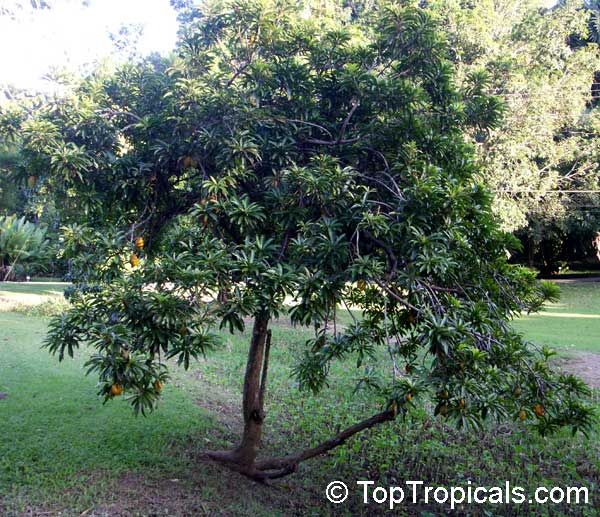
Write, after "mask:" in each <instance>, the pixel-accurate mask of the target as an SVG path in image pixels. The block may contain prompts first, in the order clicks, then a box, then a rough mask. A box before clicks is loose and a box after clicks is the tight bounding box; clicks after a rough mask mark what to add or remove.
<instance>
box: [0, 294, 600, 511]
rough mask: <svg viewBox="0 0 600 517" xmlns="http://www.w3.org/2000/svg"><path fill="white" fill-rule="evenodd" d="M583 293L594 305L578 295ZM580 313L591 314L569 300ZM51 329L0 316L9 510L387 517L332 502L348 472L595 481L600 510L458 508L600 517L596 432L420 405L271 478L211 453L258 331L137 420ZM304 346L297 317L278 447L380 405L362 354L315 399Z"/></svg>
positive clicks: (276, 417)
mask: <svg viewBox="0 0 600 517" xmlns="http://www.w3.org/2000/svg"><path fill="white" fill-rule="evenodd" d="M569 287H570V286H569ZM12 288H14V289H16V290H21V289H30V291H28V293H29V294H40V292H38V291H36V289H42V287H31V285H30V284H27V285H19V286H6V285H5V284H2V285H0V289H3V290H5V291H6V290H9V291H10V290H11V289H12ZM586 289H587V287H586ZM565 291H568V290H565ZM20 292H21V293H22V291H20ZM585 292H586V293H587V291H585ZM42 294H43V293H42ZM589 294H590V297H593V293H592V292H590V293H589ZM571 295H572V296H571ZM569 296H571V297H572V298H573V300H579V299H581V298H582V296H580V295H578V294H577V292H576V290H575V291H573V292H572V293H571V294H570V295H569ZM566 300H567V298H565V299H563V302H561V303H567V302H566ZM593 303H595V300H593V301H592V300H591V301H590V302H589V305H591V304H593ZM565 307H566V306H565ZM556 309H557V311H559V310H560V307H557V308H556ZM552 310H554V309H552ZM578 311H579V309H578ZM568 312H576V311H575V309H574V308H572V307H571V306H568ZM567 320H568V318H567ZM543 321H546V320H543ZM523 323H527V324H529V325H532V326H533V323H531V322H519V324H523ZM45 329H46V320H45V319H44V318H40V317H32V316H28V315H25V314H21V313H16V312H0V392H2V393H5V394H6V397H5V398H3V399H2V400H0V515H2V516H5V515H8V516H13V515H14V516H17V515H57V514H58V513H60V514H61V515H67V516H70V515H80V514H82V513H84V512H85V514H86V515H110V516H113V515H166V514H169V515H265V516H266V515H269V516H277V515H332V514H343V515H372V514H374V513H378V512H379V511H382V510H383V508H380V507H377V506H373V505H370V506H364V505H363V503H362V498H361V494H360V492H359V491H358V490H353V491H352V493H351V497H350V498H349V500H348V501H347V502H346V503H344V504H343V505H340V506H334V505H332V504H330V503H328V502H327V501H326V500H325V498H324V495H323V493H324V489H325V487H326V486H327V484H328V483H329V482H330V481H332V480H337V479H340V480H344V481H346V482H347V484H348V485H349V486H351V487H352V486H354V487H356V484H355V483H356V481H357V480H375V481H376V482H377V483H378V484H380V485H390V484H392V485H393V484H402V483H403V482H404V481H405V480H423V481H425V483H427V484H431V485H442V486H453V485H458V486H465V485H466V484H467V482H468V481H470V482H471V483H472V484H473V485H479V484H481V485H484V486H493V485H496V484H498V483H504V481H505V480H510V481H511V483H513V484H520V485H522V486H524V487H527V488H533V487H536V486H538V485H540V486H549V487H550V486H555V485H559V486H564V485H585V486H587V487H589V488H590V490H591V492H592V494H593V495H592V497H593V499H592V501H593V503H594V505H593V506H590V507H586V508H577V509H573V508H570V507H568V506H565V505H563V506H560V505H559V506H553V507H552V508H550V507H548V506H540V507H535V506H532V507H530V506H521V507H516V508H512V509H507V507H504V506H502V507H498V506H495V507H494V506H488V507H487V508H486V509H485V510H486V512H487V513H485V514H484V513H482V512H483V510H482V509H480V508H478V507H477V508H473V507H470V508H463V509H462V510H461V512H462V513H460V512H459V513H458V515H467V514H472V515H490V516H492V515H498V516H499V515H568V514H573V515H598V512H600V495H598V488H599V487H600V431H598V432H597V433H595V434H594V435H593V436H591V437H590V438H589V439H586V438H585V437H582V436H577V437H575V438H572V437H571V436H570V435H569V434H568V433H567V432H563V433H560V434H559V435H557V436H554V437H552V438H546V439H544V438H540V437H539V436H537V435H534V434H531V432H530V431H529V430H528V429H527V428H526V427H524V426H521V425H517V424H512V423H509V424H506V425H502V426H499V427H497V428H490V429H489V430H488V431H486V432H482V433H479V432H460V431H457V430H455V429H453V428H452V427H449V426H447V425H445V424H444V423H442V422H440V421H438V420H437V419H433V418H431V417H430V416H428V413H427V412H426V411H425V409H427V408H420V407H418V408H416V409H415V411H414V414H413V415H412V417H411V419H410V420H409V421H407V422H400V421H398V422H394V423H393V424H390V425H384V426H380V427H379V428H376V429H373V430H371V431H369V432H367V433H365V434H363V435H360V436H358V437H357V438H355V439H354V440H351V441H350V442H349V443H348V444H347V445H346V446H344V447H342V448H338V449H336V450H335V451H333V452H332V453H331V454H330V455H328V456H327V457H325V458H320V459H316V460H314V461H311V462H308V463H306V464H303V465H302V466H301V468H300V472H298V473H297V474H295V475H293V476H291V477H289V478H286V479H284V480H282V481H279V482H274V483H273V484H272V485H271V486H265V485H259V484H256V483H254V482H251V481H248V480H247V479H245V478H243V477H241V476H239V475H237V474H235V473H232V472H230V471H228V470H225V469H223V468H222V467H220V466H218V465H215V464H213V463H210V462H207V461H205V460H204V459H203V458H202V453H203V452H204V451H205V450H207V449H213V450H214V449H220V448H223V447H231V446H232V445H234V444H235V443H236V442H237V440H238V438H239V432H240V422H241V418H240V414H239V408H240V388H241V384H242V379H243V371H244V367H245V359H246V352H247V340H248V337H249V336H248V333H246V334H245V335H241V336H229V335H225V336H224V344H223V346H222V347H221V348H220V349H219V350H217V351H215V352H214V353H212V354H210V355H209V357H208V358H207V359H206V360H205V361H201V362H200V363H198V364H196V365H194V367H193V368H192V369H190V370H189V371H187V372H185V371H183V370H180V369H177V368H173V370H172V372H173V379H172V381H171V382H169V383H168V384H167V385H166V386H165V390H164V401H163V402H162V403H161V405H160V407H159V408H158V410H157V411H156V412H155V413H153V414H152V415H150V416H149V417H147V418H142V417H140V418H136V417H134V416H133V414H132V412H131V410H130V408H129V407H128V405H127V404H126V402H125V401H124V400H123V399H116V400H114V401H111V402H110V403H108V404H106V405H102V404H101V402H99V400H98V398H97V396H96V386H95V379H94V378H93V377H85V376H84V371H83V363H84V362H85V358H86V355H87V353H89V351H86V350H81V351H80V353H79V354H78V355H77V357H76V358H75V359H74V360H70V359H68V360H65V361H64V362H62V363H58V362H57V360H56V359H55V358H53V357H51V356H49V355H48V354H47V352H46V351H45V350H41V349H40V344H41V342H42V340H43V336H44V333H45ZM304 339H306V333H305V331H303V330H300V329H294V328H291V327H290V326H289V325H288V324H287V323H286V322H285V321H281V322H279V324H278V325H277V326H276V327H275V328H274V336H273V343H274V346H273V351H272V360H271V365H272V366H271V370H270V379H269V381H270V384H269V392H268V407H267V428H266V434H265V437H264V449H265V451H267V452H268V453H273V454H280V453H284V452H291V451H292V450H295V449H297V448H300V447H303V446H306V445H308V444H315V443H317V442H319V441H321V440H323V439H325V438H327V437H330V436H331V434H332V433H333V432H335V430H336V429H337V428H339V427H345V426H347V425H349V424H351V423H353V422H355V421H356V420H357V419H359V418H361V416H362V415H363V414H364V412H365V411H368V412H369V413H372V412H375V411H377V409H378V408H377V406H376V403H375V401H373V400H372V399H371V396H370V395H369V394H368V393H366V392H358V393H354V392H353V390H352V388H353V386H354V376H355V371H356V370H355V369H354V368H353V367H352V361H351V360H350V361H348V362H343V363H342V362H339V363H336V364H334V365H333V367H332V372H331V379H330V384H331V389H330V390H327V391H326V392H324V393H322V394H321V395H319V396H312V395H309V394H304V393H299V392H298V391H297V389H296V383H295V380H294V378H293V377H292V376H291V369H292V368H293V366H294V364H296V360H297V357H298V355H299V354H300V351H301V348H302V342H303V340H304ZM468 512H473V513H468ZM511 512H512V513H511ZM396 514H398V515H407V516H413V515H415V516H428V515H429V516H430V515H447V513H446V511H445V510H444V509H443V508H440V507H439V506H438V505H436V504H433V505H432V504H429V505H426V504H424V503H422V502H421V503H420V504H419V505H418V506H417V507H413V506H412V505H404V506H401V507H399V508H397V511H396Z"/></svg>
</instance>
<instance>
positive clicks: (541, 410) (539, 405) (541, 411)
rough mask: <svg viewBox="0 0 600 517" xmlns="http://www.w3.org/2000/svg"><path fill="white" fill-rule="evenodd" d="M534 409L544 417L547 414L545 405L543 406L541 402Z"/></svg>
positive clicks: (538, 414)
mask: <svg viewBox="0 0 600 517" xmlns="http://www.w3.org/2000/svg"><path fill="white" fill-rule="evenodd" d="M533 410H534V411H535V414H536V415H537V416H539V417H543V416H544V415H545V414H546V411H545V410H544V406H542V405H541V404H540V403H539V402H538V403H537V404H536V405H535V406H534V408H533Z"/></svg>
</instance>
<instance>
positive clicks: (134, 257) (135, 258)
mask: <svg viewBox="0 0 600 517" xmlns="http://www.w3.org/2000/svg"><path fill="white" fill-rule="evenodd" d="M129 263H130V264H131V267H137V266H138V264H139V263H140V258H139V257H138V256H137V255H136V254H135V253H132V254H131V257H129Z"/></svg>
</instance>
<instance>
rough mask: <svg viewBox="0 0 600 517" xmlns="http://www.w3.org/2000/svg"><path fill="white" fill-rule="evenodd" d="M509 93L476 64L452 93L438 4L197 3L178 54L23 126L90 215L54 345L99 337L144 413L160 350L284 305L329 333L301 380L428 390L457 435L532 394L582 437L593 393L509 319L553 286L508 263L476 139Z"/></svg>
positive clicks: (112, 382) (30, 148)
mask: <svg viewBox="0 0 600 517" xmlns="http://www.w3.org/2000/svg"><path fill="white" fill-rule="evenodd" d="M328 9H329V10H328ZM313 14H314V13H313ZM498 106H499V103H498V100H497V99H495V98H494V97H489V96H486V95H485V94H484V92H483V89H482V81H481V78H480V77H476V76H473V78H472V81H467V82H466V83H465V85H464V87H457V86H456V84H455V82H454V80H453V66H452V64H451V62H450V61H449V60H448V47H447V43H446V41H445V39H444V38H443V37H442V36H440V33H439V32H438V31H437V29H436V26H435V23H434V22H433V19H432V16H431V13H429V12H428V11H426V10H422V9H418V8H414V7H409V6H405V5H403V4H402V3H387V2H386V3H381V4H380V5H378V7H377V8H376V9H374V10H372V11H370V12H369V13H368V16H364V17H361V16H358V15H356V13H354V15H352V13H348V12H346V11H345V10H343V9H341V8H339V6H337V4H335V3H331V4H328V3H326V5H325V6H322V11H320V12H319V16H315V15H311V13H310V12H309V13H307V12H306V10H303V11H299V9H298V7H297V6H296V5H295V4H294V3H290V2H283V1H275V2H271V1H264V2H244V3H237V2H225V3H215V4H212V5H210V6H208V7H207V9H206V11H205V12H204V13H203V14H201V15H200V14H198V13H196V15H193V16H192V15H191V16H190V19H189V20H188V24H187V26H186V27H185V30H184V31H183V33H182V39H181V41H180V44H179V52H178V56H177V57H176V58H173V59H172V60H168V61H160V62H156V61H147V62H144V63H141V64H136V65H129V66H125V67H123V68H122V69H120V70H118V71H117V72H116V73H115V74H113V75H108V76H106V75H100V74H98V75H96V76H93V77H91V78H89V80H87V81H86V82H84V83H83V84H82V86H81V88H80V89H78V90H77V91H76V92H74V94H73V96H72V97H70V98H65V99H62V100H58V101H56V102H53V103H50V104H48V105H47V106H45V107H44V108H43V109H42V110H41V111H39V112H38V113H37V114H36V116H35V117H33V118H28V119H27V120H26V121H25V122H24V123H23V128H22V131H23V135H24V138H23V143H22V146H23V147H22V154H23V156H25V157H26V159H27V160H28V166H29V167H31V168H32V169H36V170H39V171H40V174H45V181H47V182H48V184H49V185H52V191H53V192H54V193H55V195H56V196H57V197H58V198H60V197H61V196H62V198H63V199H64V200H65V203H70V204H71V206H75V205H76V207H78V209H79V213H80V214H81V223H79V224H77V225H71V226H69V227H66V228H65V229H64V253H65V257H69V258H70V259H71V263H72V268H73V275H74V280H76V281H77V282H78V284H77V285H76V286H75V287H74V288H73V290H72V292H71V293H70V299H71V301H72V308H71V309H70V310H69V311H68V312H67V313H66V314H65V315H64V316H62V317H61V318H57V319H55V320H54V321H53V323H52V325H51V329H50V334H49V336H48V339H47V346H48V347H49V348H50V350H51V351H53V352H57V353H59V354H60V355H61V356H63V355H64V354H65V353H68V354H70V353H72V352H73V351H74V349H76V348H77V347H78V346H79V345H80V344H82V343H84V342H87V343H90V344H91V345H92V346H93V347H94V348H95V349H96V354H95V355H94V356H93V358H92V360H91V361H90V363H89V366H90V369H91V370H93V371H97V372H98V373H99V375H100V380H101V389H100V393H101V394H102V395H103V396H104V397H105V398H106V399H108V398H111V397H112V396H115V395H118V394H119V388H120V387H123V388H124V390H125V393H127V394H129V396H130V397H131V399H132V402H133V404H134V406H135V407H136V409H138V410H145V409H148V408H151V407H153V406H154V403H155V401H156V399H157V397H158V395H159V392H160V389H159V388H160V382H163V381H164V380H165V378H166V371H165V365H164V359H165V358H168V357H174V358H177V360H178V361H179V362H180V363H181V364H183V365H184V366H187V365H188V364H189V361H190V360H191V359H193V358H195V357H198V356H199V355H200V354H203V353H205V352H207V351H208V350H210V349H211V348H213V347H214V346H217V345H218V342H217V339H216V337H215V335H214V334H212V333H211V328H215V327H216V326H221V327H226V328H228V329H230V330H231V331H232V332H236V331H239V330H241V329H243V328H244V325H245V322H246V321H247V320H246V318H252V317H256V316H261V317H262V316H264V315H268V316H269V317H275V316H277V315H279V314H281V313H284V312H288V311H289V313H290V314H291V317H292V321H293V322H294V323H296V324H303V325H310V326H312V327H313V328H314V338H312V339H310V340H308V341H307V343H306V347H305V355H304V360H303V361H301V362H300V363H299V364H298V365H297V367H296V369H295V373H296V375H297V377H298V379H299V382H300V387H301V388H306V389H311V390H315V391H316V390H319V389H321V388H324V387H326V386H327V373H328V369H329V366H330V365H331V363H332V361H335V360H336V359H338V358H341V357H348V356H351V357H356V365H357V377H359V378H361V380H362V381H361V383H360V385H363V386H369V387H370V388H372V389H375V390H376V391H377V393H378V394H379V395H380V400H381V403H382V404H383V405H388V406H390V405H391V406H394V407H396V408H398V410H399V411H400V412H405V411H408V409H409V407H410V406H411V404H413V403H414V401H415V400H417V398H418V397H423V398H424V397H432V398H433V399H434V400H435V401H436V402H435V403H436V408H437V409H436V413H438V414H440V415H444V416H446V417H451V418H453V419H455V420H456V422H457V423H458V424H459V425H466V426H478V425H480V424H481V422H482V421H483V420H484V419H486V418H489V417H492V418H498V419H501V418H514V417H515V416H516V415H517V414H518V413H519V411H520V409H521V408H525V409H524V411H526V412H527V416H528V418H529V419H530V420H531V422H532V424H533V425H536V426H537V427H538V428H539V429H540V431H542V432H547V431H551V430H553V429H554V428H556V427H557V426H560V425H563V424H572V425H573V426H574V427H575V428H585V427H586V426H588V425H590V422H591V409H590V408H589V407H588V405H587V404H586V403H585V401H584V400H583V398H582V396H584V395H585V393H586V388H585V386H584V385H582V384H581V383H579V382H578V381H576V380H574V379H573V378H571V377H559V376H556V375H554V374H553V373H552V372H551V370H550V368H549V367H548V364H547V361H546V357H545V355H544V354H543V353H542V352H539V351H535V350H534V349H533V348H532V347H530V346H529V345H527V344H525V343H524V342H523V341H522V340H521V338H520V337H519V336H518V335H517V334H516V333H515V332H514V331H512V330H511V329H510V327H509V325H508V324H507V319H508V318H510V317H511V315H514V314H517V313H519V312H520V311H523V310H532V309H537V308H539V307H540V302H541V299H542V298H543V297H544V295H546V296H550V295H554V294H555V293H552V292H549V291H548V289H547V288H541V287H539V286H538V284H537V283H536V281H535V278H534V276H533V274H532V273H531V272H529V271H527V270H525V269H522V268H518V267H513V266H510V265H508V264H507V262H506V250H507V249H510V248H511V247H512V246H513V245H514V241H513V240H511V239H510V238H509V237H508V236H506V235H505V234H504V233H502V232H501V231H500V230H499V229H498V226H497V222H496V220H495V219H494V217H493V216H492V213H491V208H490V204H491V195H490V193H489V192H488V191H487V190H486V189H485V188H484V187H483V186H482V185H480V184H479V180H478V177H479V168H478V165H477V162H476V155H475V150H474V148H473V146H472V145H471V144H469V143H468V139H467V138H466V137H465V132H467V131H472V130H475V129H477V130H488V129H491V128H493V127H495V126H496V125H497V123H498V119H499V115H500V114H499V109H498ZM44 171H45V172H44ZM140 236H143V242H141V241H140V239H139V237H140ZM346 308H352V309H353V310H354V311H355V312H353V313H352V314H353V317H356V320H355V321H354V323H353V324H352V325H350V326H347V327H341V326H338V323H337V321H338V320H337V318H336V316H337V314H338V312H339V311H340V310H346ZM355 314H356V316H355ZM377 350H383V351H385V354H376V353H375V352H376V351H377ZM376 357H379V358H381V357H389V361H390V365H389V368H384V369H377V370H374V369H373V368H372V363H373V361H374V360H375V358H376ZM402 371H405V372H406V373H405V374H404V373H401V372H402ZM384 372H385V373H384ZM157 381H159V384H157ZM157 386H158V388H157ZM115 387H116V389H115ZM517 387H519V392H518V395H517V394H515V393H516V391H515V390H516V388H517ZM521 387H522V388H521ZM409 395H410V396H409ZM536 404H539V405H540V407H541V406H542V405H543V408H544V410H543V414H542V412H541V411H538V413H539V414H538V415H537V416H536V415H535V414H534V413H533V411H534V408H535V407H537V406H536Z"/></svg>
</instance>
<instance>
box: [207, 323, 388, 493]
mask: <svg viewBox="0 0 600 517" xmlns="http://www.w3.org/2000/svg"><path fill="white" fill-rule="evenodd" d="M268 326H269V315H268V314H266V313H261V314H259V315H257V316H256V317H255V319H254V328H253V329H252V339H251V340H250V350H249V351H248V363H247V364H246V375H245V377H244V392H243V416H244V434H243V435H242V440H241V443H240V445H239V446H238V447H237V448H236V449H234V450H232V451H217V452H210V453H208V457H210V458H212V459H214V460H217V461H221V462H223V463H226V464H227V465H229V466H230V467H231V468H233V469H234V470H237V471H239V472H241V473H242V474H244V475H246V476H249V477H251V478H252V479H255V480H258V481H264V480H267V479H275V478H279V477H283V476H286V475H288V474H291V473H292V472H294V471H295V470H296V468H297V466H298V464H299V463H301V462H303V461H306V460H308V459H310V458H314V457H315V456H319V455H321V454H325V453H327V452H328V451H330V450H331V449H333V448H335V447H338V446H340V445H342V444H343V443H344V442H345V441H346V440H348V439H349V438H351V437H352V436H354V435H355V434H357V433H359V432H361V431H364V430H366V429H369V428H371V427H374V426H376V425H378V424H381V423H383V422H387V421H390V420H394V418H396V414H397V406H396V404H395V403H394V404H392V405H391V406H390V407H389V408H388V409H386V410H385V411H382V412H381V413H377V414H376V415H373V416H371V417H369V418H366V419H364V420H362V421H360V422H358V423H356V424H354V425H351V426H350V427H348V428H346V429H344V430H343V431H341V432H338V434H336V435H335V436H333V437H332V438H330V439H329V440H326V441H324V442H322V443H320V444H319V445H317V446H315V447H311V448H308V449H305V450H302V451H299V452H297V453H294V454H289V455H287V456H282V457H279V458H271V459H266V460H262V461H257V460H256V456H257V454H258V449H259V447H260V441H261V437H262V427H263V422H264V418H265V413H264V396H265V391H266V386H267V372H268V369H269V352H270V348H271V331H270V330H269V329H268Z"/></svg>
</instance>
